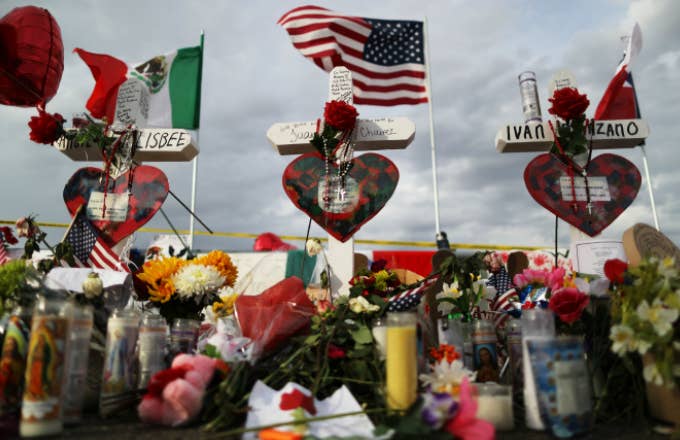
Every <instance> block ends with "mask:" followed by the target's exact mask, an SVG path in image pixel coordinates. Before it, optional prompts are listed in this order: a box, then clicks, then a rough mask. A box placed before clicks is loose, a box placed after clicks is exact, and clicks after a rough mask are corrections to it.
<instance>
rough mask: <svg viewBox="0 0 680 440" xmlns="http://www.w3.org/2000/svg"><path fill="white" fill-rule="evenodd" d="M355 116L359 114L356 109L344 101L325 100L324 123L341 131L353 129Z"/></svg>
mask: <svg viewBox="0 0 680 440" xmlns="http://www.w3.org/2000/svg"><path fill="white" fill-rule="evenodd" d="M357 116H359V113H357V109H355V108H354V106H353V105H350V104H347V103H346V102H344V101H329V102H327V103H326V108H325V109H324V112H323V119H324V120H325V121H326V124H328V125H330V126H331V127H333V128H335V129H336V130H341V131H344V130H351V129H353V128H354V124H355V123H356V120H357Z"/></svg>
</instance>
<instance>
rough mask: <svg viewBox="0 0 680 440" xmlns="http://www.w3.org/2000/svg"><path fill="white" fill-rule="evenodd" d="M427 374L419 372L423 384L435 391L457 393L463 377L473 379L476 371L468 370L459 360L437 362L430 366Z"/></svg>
mask: <svg viewBox="0 0 680 440" xmlns="http://www.w3.org/2000/svg"><path fill="white" fill-rule="evenodd" d="M430 369H431V370H432V371H431V372H430V373H429V374H421V375H420V376H419V377H420V380H421V381H422V382H423V385H425V386H429V387H430V390H431V391H433V392H435V393H451V394H454V395H455V394H457V393H458V390H459V387H460V384H461V383H462V382H463V379H466V378H467V379H470V380H474V379H475V377H476V376H477V373H475V372H473V371H470V370H468V369H467V368H465V367H464V366H463V362H462V361H460V360H454V361H453V362H437V363H436V364H435V365H434V366H431V367H430Z"/></svg>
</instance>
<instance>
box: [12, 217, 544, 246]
mask: <svg viewBox="0 0 680 440" xmlns="http://www.w3.org/2000/svg"><path fill="white" fill-rule="evenodd" d="M14 224H15V222H14V221H9V220H0V225H14ZM38 226H40V227H44V228H68V226H69V225H68V224H67V223H50V222H38ZM138 232H148V233H154V234H174V233H175V232H174V231H173V230H172V229H161V228H140V229H139V230H138ZM189 232H190V231H189V230H188V229H179V230H177V233H178V234H181V235H188V234H189ZM194 235H209V236H211V237H230V238H253V239H255V238H257V237H259V236H260V234H250V233H247V232H213V233H212V234H211V233H210V232H207V231H194ZM279 238H281V240H298V241H305V238H306V237H301V236H298V235H279ZM310 238H314V237H310ZM319 240H321V241H327V240H328V239H326V238H319ZM354 242H355V243H357V244H372V245H377V246H406V247H424V248H430V249H432V248H434V247H435V246H434V242H431V241H398V240H360V239H356V240H354ZM450 246H451V248H452V249H485V250H496V251H509V250H523V251H535V250H540V249H548V248H549V246H506V245H497V244H480V243H450Z"/></svg>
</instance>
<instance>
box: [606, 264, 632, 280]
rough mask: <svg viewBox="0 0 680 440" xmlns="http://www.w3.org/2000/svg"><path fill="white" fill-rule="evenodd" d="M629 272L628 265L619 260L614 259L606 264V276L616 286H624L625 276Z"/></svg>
mask: <svg viewBox="0 0 680 440" xmlns="http://www.w3.org/2000/svg"><path fill="white" fill-rule="evenodd" d="M627 270H628V263H626V262H625V261H622V260H619V259H618V258H613V259H611V260H607V261H606V262H605V263H604V275H605V276H606V277H607V278H608V279H609V281H611V282H612V283H616V284H623V276H624V274H625V273H626V271H627Z"/></svg>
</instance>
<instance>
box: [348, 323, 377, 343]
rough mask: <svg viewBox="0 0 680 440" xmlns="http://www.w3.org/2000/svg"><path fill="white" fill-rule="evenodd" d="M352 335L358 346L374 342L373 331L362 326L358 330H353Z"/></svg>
mask: <svg viewBox="0 0 680 440" xmlns="http://www.w3.org/2000/svg"><path fill="white" fill-rule="evenodd" d="M350 334H351V335H352V339H354V342H356V343H357V344H371V343H372V342H373V335H372V334H371V330H370V329H369V328H368V327H367V326H365V325H360V326H359V327H358V328H357V329H355V330H351V331H350Z"/></svg>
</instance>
